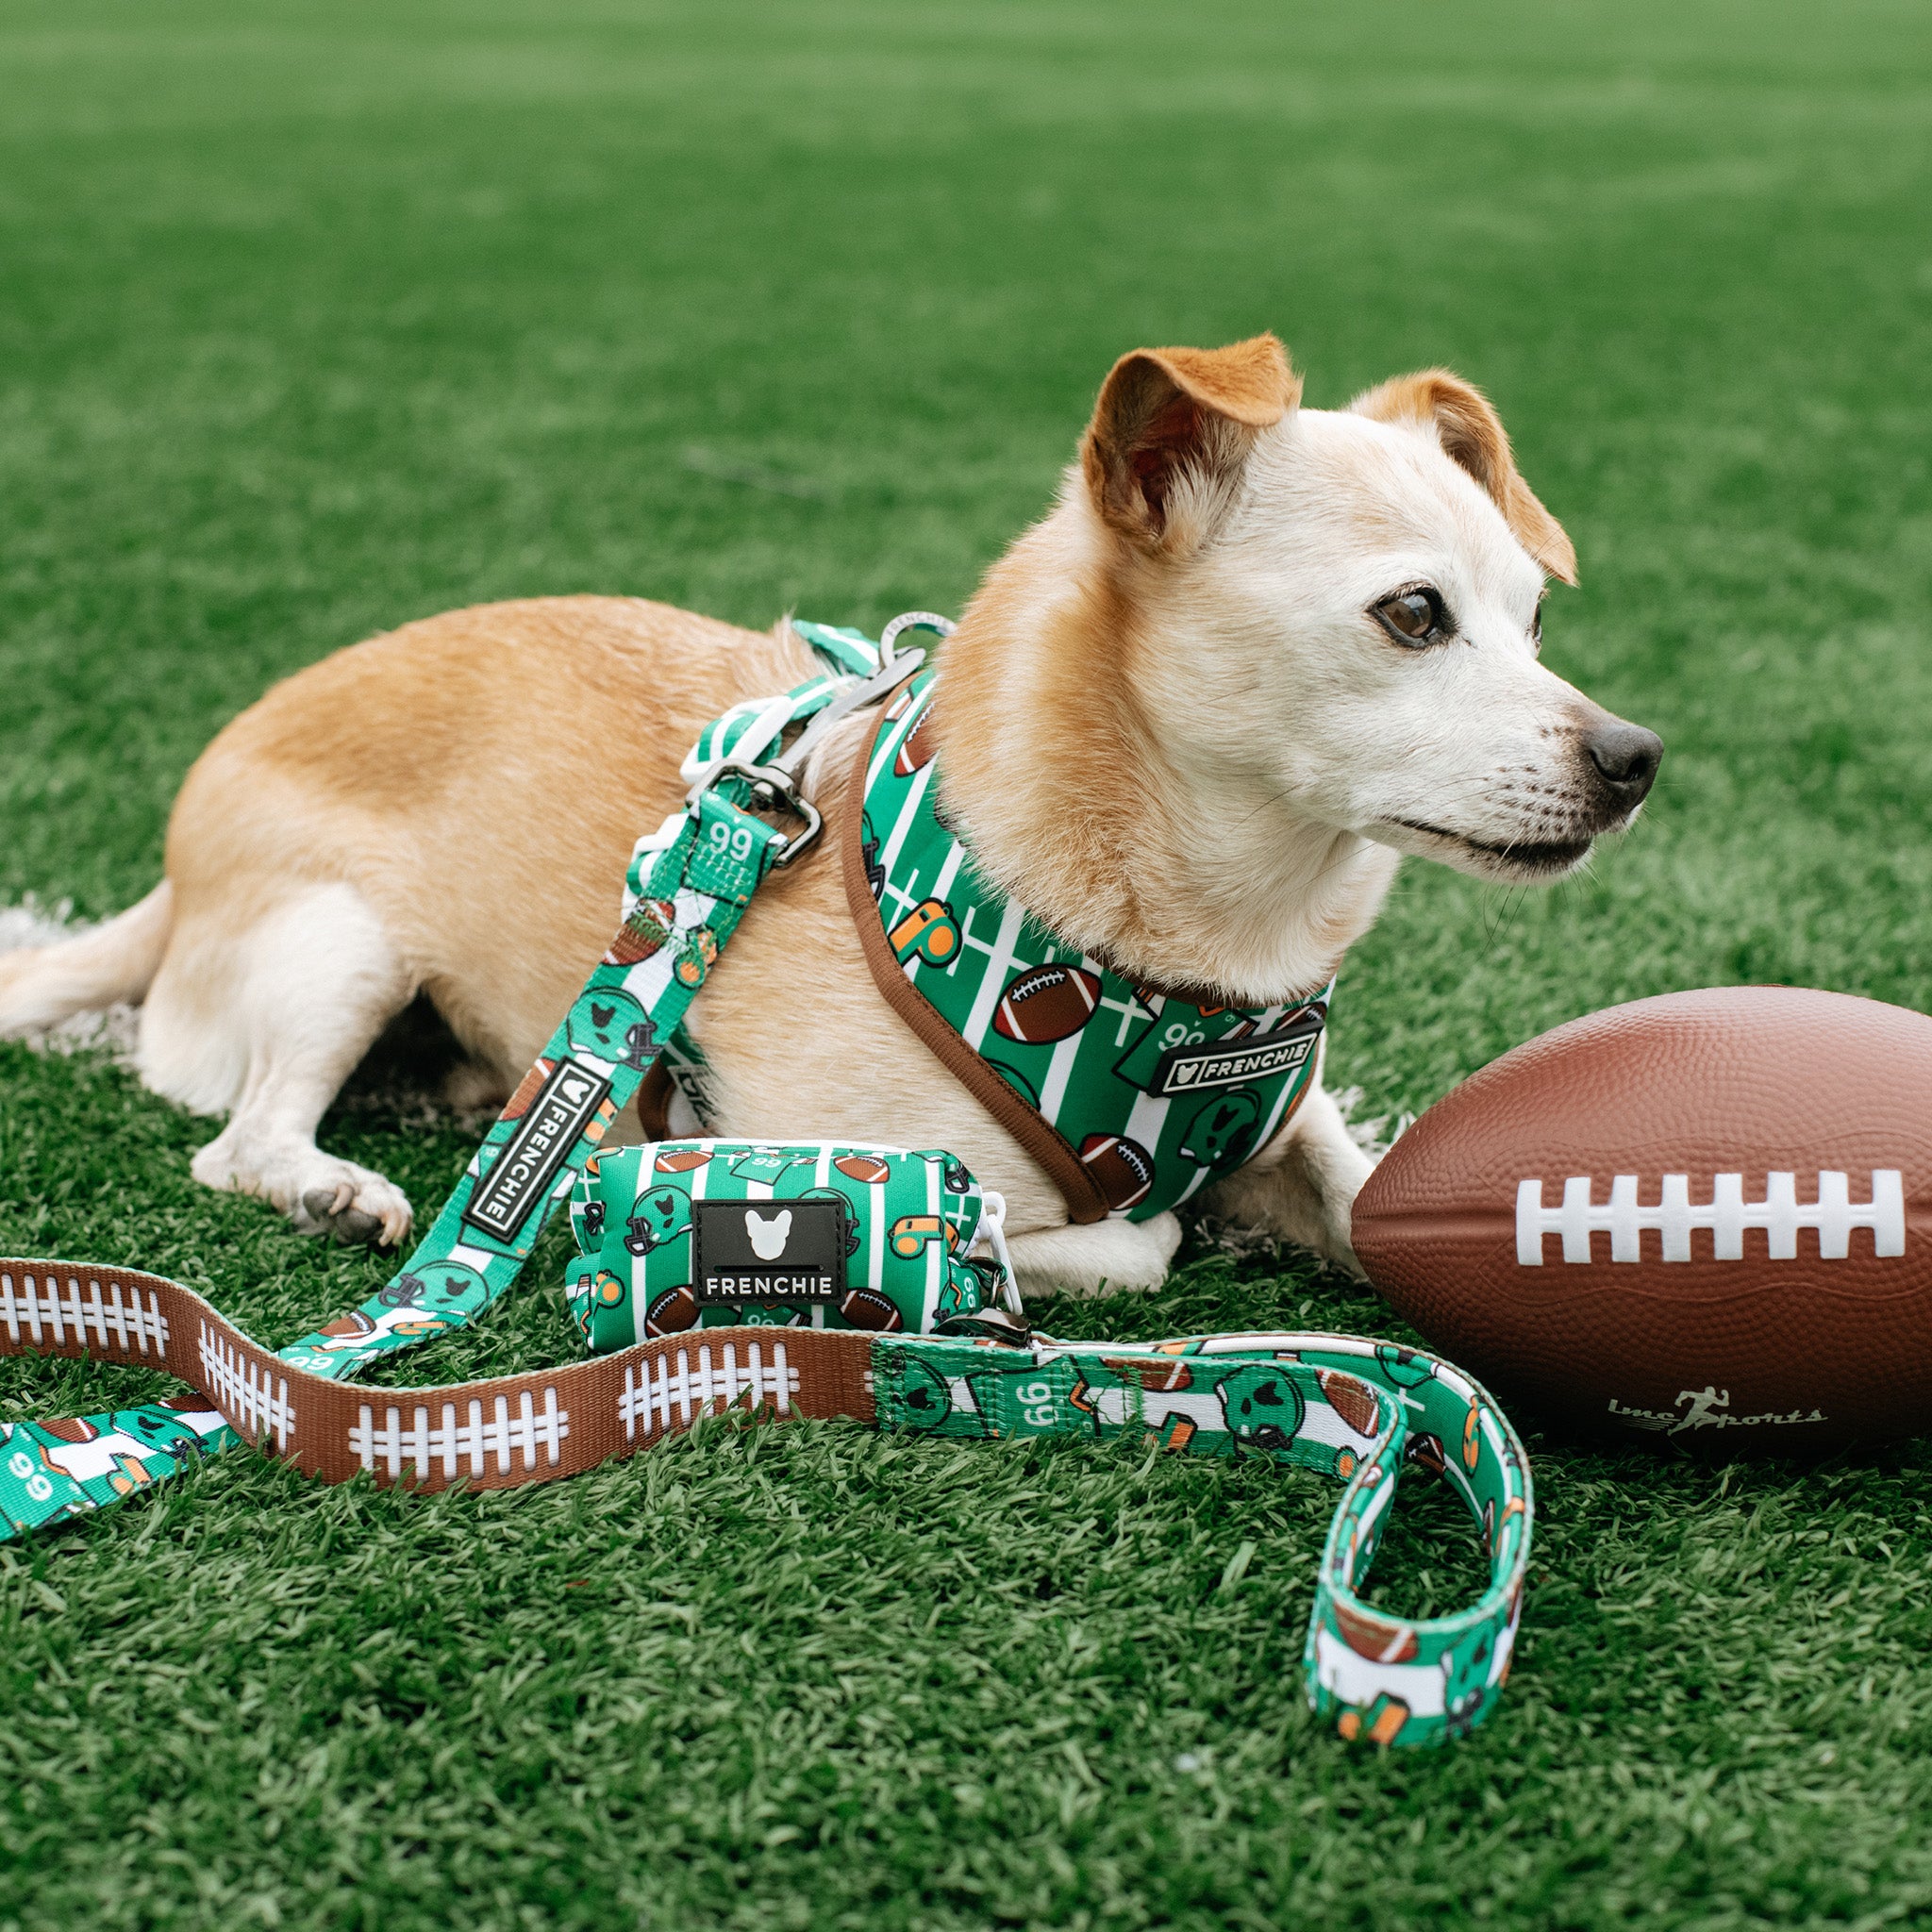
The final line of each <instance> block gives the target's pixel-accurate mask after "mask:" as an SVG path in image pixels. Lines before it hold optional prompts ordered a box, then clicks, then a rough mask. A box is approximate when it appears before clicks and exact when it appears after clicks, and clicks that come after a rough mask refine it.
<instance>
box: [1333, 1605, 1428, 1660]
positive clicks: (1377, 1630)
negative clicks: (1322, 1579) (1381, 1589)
mask: <svg viewBox="0 0 1932 1932" xmlns="http://www.w3.org/2000/svg"><path fill="white" fill-rule="evenodd" d="M1335 1623H1336V1627H1337V1628H1338V1629H1339V1630H1340V1631H1341V1641H1342V1642H1344V1643H1345V1644H1347V1645H1348V1647H1349V1649H1351V1650H1352V1651H1354V1652H1355V1654H1356V1655H1357V1657H1367V1658H1369V1660H1370V1661H1371V1662H1373V1663H1378V1664H1406V1663H1409V1662H1411V1661H1413V1659H1414V1657H1415V1654H1416V1650H1417V1642H1416V1634H1415V1626H1414V1625H1413V1624H1391V1623H1387V1622H1385V1621H1384V1620H1383V1619H1382V1618H1380V1617H1377V1616H1374V1615H1373V1614H1371V1613H1370V1612H1368V1611H1365V1610H1355V1609H1350V1608H1349V1607H1347V1606H1346V1605H1345V1604H1341V1603H1337V1605H1336V1606H1335Z"/></svg>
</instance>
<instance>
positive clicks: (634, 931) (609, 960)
mask: <svg viewBox="0 0 1932 1932" xmlns="http://www.w3.org/2000/svg"><path fill="white" fill-rule="evenodd" d="M676 924H677V908H676V907H675V906H674V905H673V904H672V903H671V901H670V900H669V899H643V900H640V901H639V903H638V906H637V908H636V910H635V911H633V912H632V913H631V915H630V917H629V918H628V919H626V920H625V922H624V924H623V925H622V926H620V927H619V928H618V932H617V937H616V938H615V939H614V940H612V941H611V942H610V950H609V951H608V953H606V954H605V955H604V964H605V965H607V966H635V965H637V964H638V963H639V962H640V961H641V960H644V959H648V958H651V957H652V955H653V954H655V953H657V952H658V949H659V948H660V947H661V946H662V945H663V943H664V941H666V940H667V939H669V938H670V937H671V933H672V929H673V928H674V927H675V925H676Z"/></svg>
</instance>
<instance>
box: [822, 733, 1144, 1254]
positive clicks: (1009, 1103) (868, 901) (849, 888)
mask: <svg viewBox="0 0 1932 1932" xmlns="http://www.w3.org/2000/svg"><path fill="white" fill-rule="evenodd" d="M885 728H886V718H885V714H884V711H883V708H882V709H881V711H880V714H879V719H878V723H877V724H874V726H873V729H872V734H871V736H870V737H869V738H867V740H866V741H865V744H864V746H863V747H862V749H861V750H860V751H859V754H858V757H857V758H855V759H854V760H853V764H852V786H851V791H850V794H849V796H848V799H847V808H848V815H849V816H850V818H851V821H852V823H851V824H849V825H848V826H847V827H846V828H845V833H844V839H843V849H842V850H841V853H840V864H841V868H842V870H843V872H844V874H845V902H846V904H847V905H848V906H850V907H851V908H852V918H853V923H854V924H856V925H857V926H858V941H859V944H860V946H861V947H862V948H863V949H864V952H865V963H866V964H867V965H868V966H870V967H871V968H872V976H873V978H874V981H875V982H876V984H877V986H878V990H879V991H881V992H882V993H884V994H885V996H886V1002H887V1004H888V1005H889V1006H891V1008H892V1009H893V1010H894V1011H895V1012H896V1013H897V1014H898V1015H899V1017H900V1018H901V1019H902V1020H904V1021H905V1023H906V1024H907V1025H908V1026H909V1027H911V1029H912V1030H913V1032H914V1033H916V1034H917V1035H918V1036H919V1038H920V1039H921V1040H923V1041H924V1042H925V1044H926V1045H927V1046H929V1047H930V1048H931V1049H932V1051H933V1053H934V1055H935V1056H936V1057H937V1058H938V1059H939V1061H940V1064H941V1066H943V1067H944V1068H945V1070H946V1071H947V1072H948V1073H949V1074H952V1075H953V1077H954V1078H955V1079H956V1080H958V1082H959V1084H960V1085H961V1086H962V1087H964V1088H965V1090H966V1091H967V1092H969V1093H970V1094H972V1096H973V1097H974V1099H975V1100H976V1101H978V1103H979V1104H980V1106H981V1107H983V1108H985V1109H986V1110H987V1112H988V1113H990V1114H991V1116H992V1117H993V1119H994V1120H996V1121H997V1122H998V1123H999V1124H1000V1125H1001V1126H1003V1127H1004V1128H1005V1129H1006V1130H1007V1132H1008V1133H1009V1134H1010V1135H1012V1137H1013V1139H1014V1140H1016V1141H1019V1143H1020V1145H1021V1146H1022V1147H1024V1149H1025V1150H1026V1152H1027V1153H1028V1154H1030V1155H1031V1156H1032V1157H1033V1158H1034V1159H1035V1160H1036V1161H1037V1162H1038V1163H1039V1164H1040V1166H1041V1168H1043V1169H1044V1170H1045V1172H1046V1174H1047V1177H1048V1179H1050V1180H1051V1181H1052V1182H1053V1184H1054V1186H1055V1187H1057V1188H1058V1190H1059V1191H1060V1192H1061V1194H1062V1195H1063V1196H1064V1197H1065V1199H1066V1204H1067V1213H1068V1215H1069V1216H1070V1217H1071V1218H1072V1219H1073V1220H1074V1221H1077V1222H1092V1221H1105V1220H1106V1219H1107V1216H1108V1202H1107V1197H1106V1196H1105V1195H1104V1194H1103V1193H1102V1192H1101V1191H1100V1188H1099V1186H1098V1184H1097V1183H1096V1182H1095V1181H1094V1178H1093V1176H1092V1175H1091V1174H1090V1173H1089V1172H1088V1171H1087V1169H1086V1167H1085V1166H1083V1165H1082V1163H1081V1160H1080V1157H1079V1156H1078V1155H1077V1154H1075V1153H1074V1150H1073V1149H1072V1148H1071V1147H1070V1146H1068V1145H1067V1143H1066V1141H1063V1140H1062V1139H1061V1138H1060V1136H1059V1135H1058V1133H1056V1132H1055V1130H1054V1128H1053V1126H1052V1124H1050V1123H1049V1122H1048V1121H1047V1120H1046V1118H1045V1116H1044V1115H1042V1114H1041V1112H1040V1111H1039V1110H1038V1109H1037V1108H1032V1107H1029V1106H1028V1105H1027V1103H1026V1102H1025V1101H1024V1099H1023V1098H1022V1097H1021V1096H1020V1095H1019V1094H1018V1093H1016V1092H1015V1091H1013V1090H1012V1088H1010V1087H1008V1085H1007V1083H1006V1082H1005V1081H1004V1080H1002V1079H1001V1078H1000V1076H999V1075H998V1074H996V1073H994V1072H993V1070H992V1069H991V1067H990V1066H988V1065H987V1063H986V1062H985V1061H984V1060H983V1059H981V1058H980V1057H979V1056H978V1055H977V1054H976V1053H974V1050H973V1049H972V1048H971V1047H970V1046H968V1045H967V1044H966V1042H965V1041H964V1040H962V1039H961V1038H960V1037H959V1035H958V1034H957V1033H956V1032H954V1030H953V1029H952V1027H951V1026H949V1025H948V1024H946V1022H945V1021H944V1020H943V1019H942V1018H941V1016H940V1014H939V1012H938V1010H937V1009H936V1008H934V1006H933V1004H932V1002H931V1001H930V1000H928V999H927V998H926V997H925V995H924V993H923V992H921V991H920V990H919V988H918V987H917V986H916V985H914V984H913V982H912V981H911V980H909V979H908V978H907V976H906V972H905V969H904V968H903V967H902V966H901V965H900V964H899V962H898V960H897V959H896V958H893V956H892V948H891V943H890V942H889V941H887V939H886V930H885V926H884V924H883V923H882V922H881V920H880V918H879V908H878V905H877V902H876V901H875V900H874V898H873V895H872V887H871V886H870V885H868V884H867V883H866V877H865V854H864V851H863V849H862V848H863V846H864V843H865V774H866V773H867V772H868V771H869V770H870V769H871V766H872V758H873V751H874V747H875V746H876V744H877V742H878V736H879V733H880V732H881V731H883V730H884V729H885Z"/></svg>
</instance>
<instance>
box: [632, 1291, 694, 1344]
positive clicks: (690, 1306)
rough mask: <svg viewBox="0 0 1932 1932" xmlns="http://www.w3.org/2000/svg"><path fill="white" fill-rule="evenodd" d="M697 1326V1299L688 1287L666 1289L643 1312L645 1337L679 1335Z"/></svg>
mask: <svg viewBox="0 0 1932 1932" xmlns="http://www.w3.org/2000/svg"><path fill="white" fill-rule="evenodd" d="M697 1324H698V1298H697V1296H696V1295H694V1294H692V1293H691V1289H690V1287H689V1285H685V1286H682V1287H678V1288H667V1289H666V1290H665V1291H664V1292H663V1293H662V1294H660V1295H659V1296H658V1298H657V1300H655V1301H654V1302H653V1303H652V1304H651V1306H650V1307H647V1308H646V1309H645V1310H644V1333H645V1334H646V1335H681V1334H683V1333H684V1331H685V1330H686V1329H687V1328H695V1327H696V1326H697Z"/></svg>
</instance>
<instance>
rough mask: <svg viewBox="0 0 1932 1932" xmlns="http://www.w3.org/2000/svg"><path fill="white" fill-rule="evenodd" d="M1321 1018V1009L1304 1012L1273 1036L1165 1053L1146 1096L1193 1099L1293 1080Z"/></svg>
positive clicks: (1318, 1030)
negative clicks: (1283, 1077)
mask: <svg viewBox="0 0 1932 1932" xmlns="http://www.w3.org/2000/svg"><path fill="white" fill-rule="evenodd" d="M1326 1018H1327V1014H1326V1011H1325V1010H1324V1008H1321V1007H1309V1008H1306V1009H1305V1010H1304V1011H1302V1012H1300V1013H1297V1014H1296V1015H1295V1016H1294V1018H1293V1019H1291V1021H1290V1022H1289V1023H1288V1024H1287V1025H1285V1026H1277V1027H1276V1028H1275V1029H1274V1032H1272V1033H1251V1034H1249V1035H1248V1036H1247V1038H1246V1039H1245V1040H1217V1041H1212V1042H1210V1043H1209V1044H1207V1045H1204V1046H1176V1047H1173V1048H1170V1049H1169V1051H1168V1052H1166V1053H1164V1054H1162V1055H1161V1056H1160V1060H1159V1063H1158V1065H1157V1066H1156V1067H1155V1069H1154V1077H1153V1079H1152V1080H1150V1081H1149V1082H1148V1084H1147V1091H1148V1092H1150V1093H1152V1094H1155V1095H1157V1096H1165V1095H1167V1094H1171V1093H1196V1092H1199V1091H1202V1090H1203V1089H1205V1088H1208V1087H1245V1086H1246V1085H1247V1084H1248V1083H1249V1082H1250V1081H1251V1080H1272V1079H1274V1078H1276V1077H1278V1076H1279V1075H1280V1074H1292V1073H1294V1072H1296V1071H1297V1070H1298V1069H1299V1068H1300V1067H1301V1066H1302V1065H1303V1064H1304V1063H1305V1062H1306V1061H1307V1058H1308V1056H1309V1055H1310V1054H1311V1053H1313V1052H1314V1050H1315V1042H1316V1041H1318V1040H1320V1039H1321V1037H1322V1023H1323V1022H1324V1020H1325V1019H1326Z"/></svg>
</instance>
